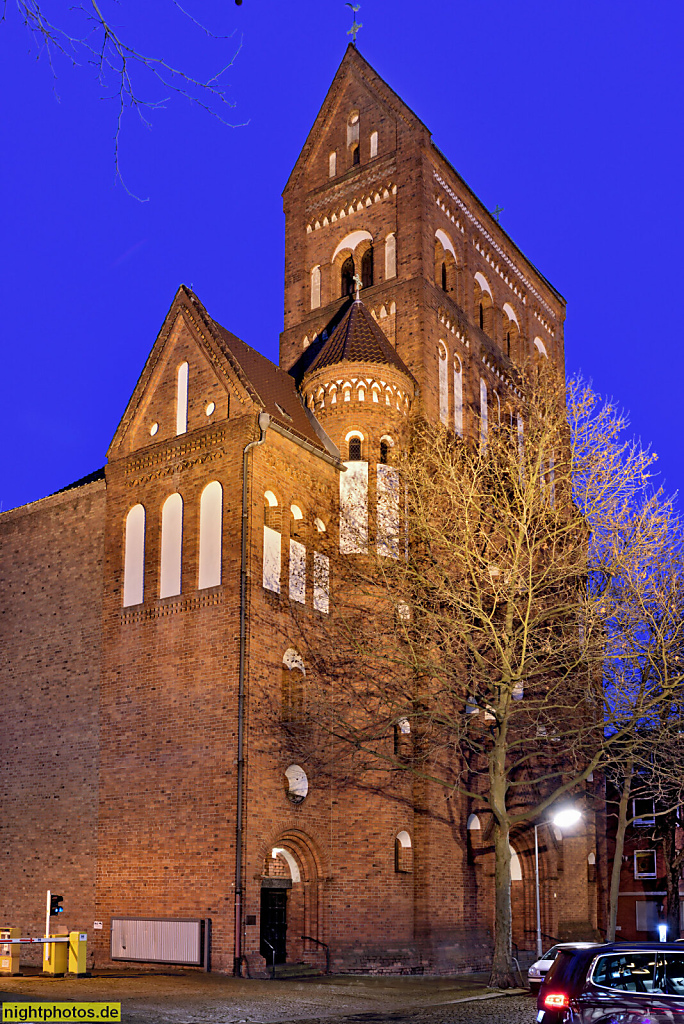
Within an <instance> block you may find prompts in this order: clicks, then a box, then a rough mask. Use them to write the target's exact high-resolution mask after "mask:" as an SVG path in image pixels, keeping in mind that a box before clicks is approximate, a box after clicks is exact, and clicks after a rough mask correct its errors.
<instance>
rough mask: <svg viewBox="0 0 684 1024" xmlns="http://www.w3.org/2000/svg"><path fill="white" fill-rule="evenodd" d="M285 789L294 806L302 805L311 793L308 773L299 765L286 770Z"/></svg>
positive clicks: (292, 765)
mask: <svg viewBox="0 0 684 1024" xmlns="http://www.w3.org/2000/svg"><path fill="white" fill-rule="evenodd" d="M285 787H286V790H287V795H288V797H289V799H290V800H291V801H292V803H293V804H301V802H302V800H303V799H304V797H305V796H306V794H307V793H308V792H309V780H308V779H307V777H306V772H305V771H304V769H303V768H301V767H300V766H299V765H298V764H291V765H290V767H289V768H287V769H286V770H285Z"/></svg>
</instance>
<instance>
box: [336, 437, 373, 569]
mask: <svg viewBox="0 0 684 1024" xmlns="http://www.w3.org/2000/svg"><path fill="white" fill-rule="evenodd" d="M345 465H346V467H347V470H346V472H345V473H340V551H341V552H342V553H343V554H366V553H367V552H368V463H367V462H362V461H361V442H360V439H359V438H358V437H352V438H350V440H349V461H348V462H346V463H345Z"/></svg>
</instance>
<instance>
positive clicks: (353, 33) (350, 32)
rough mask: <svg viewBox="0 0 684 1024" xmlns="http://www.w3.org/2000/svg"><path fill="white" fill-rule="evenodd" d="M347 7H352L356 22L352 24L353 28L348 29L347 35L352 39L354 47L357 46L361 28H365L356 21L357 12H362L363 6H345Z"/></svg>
mask: <svg viewBox="0 0 684 1024" xmlns="http://www.w3.org/2000/svg"><path fill="white" fill-rule="evenodd" d="M345 7H350V8H351V9H352V11H353V12H354V20H353V22H352V27H351V28H350V29H348V31H347V35H348V36H351V37H352V43H353V45H354V46H356V33H357V32H358V31H359V29H360V28H363V25H362V24H361V22H359V21H357V20H356V12H357V11H360V10H361V4H345Z"/></svg>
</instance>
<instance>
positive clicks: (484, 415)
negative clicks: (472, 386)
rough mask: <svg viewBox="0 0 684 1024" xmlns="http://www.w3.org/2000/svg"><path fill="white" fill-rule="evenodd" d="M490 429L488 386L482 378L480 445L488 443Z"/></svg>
mask: <svg viewBox="0 0 684 1024" xmlns="http://www.w3.org/2000/svg"><path fill="white" fill-rule="evenodd" d="M488 429H489V414H488V410H487V385H486V383H485V381H484V380H483V379H482V377H480V444H482V445H485V444H486V443H487V432H488Z"/></svg>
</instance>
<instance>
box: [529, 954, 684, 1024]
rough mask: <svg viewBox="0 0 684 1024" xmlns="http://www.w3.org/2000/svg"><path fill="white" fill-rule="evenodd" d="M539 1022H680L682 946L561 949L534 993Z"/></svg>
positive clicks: (683, 1021) (683, 1010)
mask: <svg viewBox="0 0 684 1024" xmlns="http://www.w3.org/2000/svg"><path fill="white" fill-rule="evenodd" d="M537 1010H538V1013H537V1021H538V1022H539V1024H647V1022H648V1024H684V947H682V945H681V944H675V943H671V942H610V943H606V944H605V945H603V946H592V947H590V948H588V949H563V950H561V951H560V952H559V954H558V956H557V957H556V960H555V961H554V963H553V966H552V967H551V970H550V971H549V973H548V974H547V975H546V978H545V979H544V982H543V984H542V986H541V988H540V990H539V995H538V997H537Z"/></svg>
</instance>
